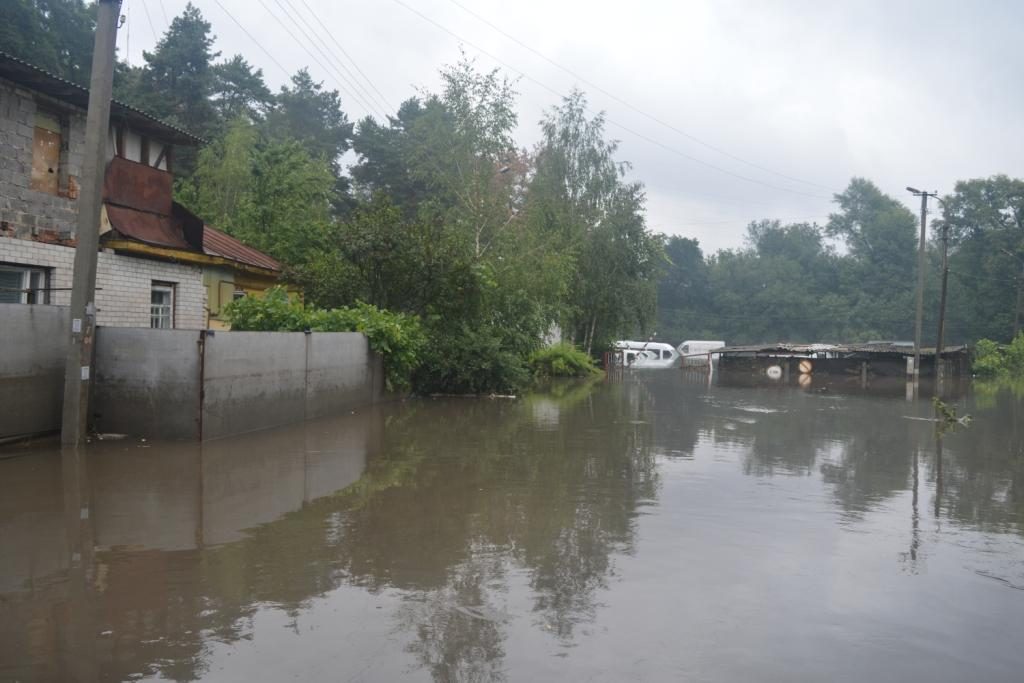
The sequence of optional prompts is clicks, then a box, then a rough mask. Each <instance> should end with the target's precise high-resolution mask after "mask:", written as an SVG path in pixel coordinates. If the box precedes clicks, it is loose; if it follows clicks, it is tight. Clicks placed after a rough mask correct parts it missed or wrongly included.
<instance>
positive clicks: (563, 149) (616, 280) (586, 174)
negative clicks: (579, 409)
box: [528, 90, 663, 353]
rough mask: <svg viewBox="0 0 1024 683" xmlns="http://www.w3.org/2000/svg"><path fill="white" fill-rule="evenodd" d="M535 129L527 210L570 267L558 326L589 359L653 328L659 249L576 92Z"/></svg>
mask: <svg viewBox="0 0 1024 683" xmlns="http://www.w3.org/2000/svg"><path fill="white" fill-rule="evenodd" d="M541 130H542V132H543V140H542V142H541V144H540V146H539V148H538V152H537V169H536V173H535V174H534V176H533V178H532V180H531V183H530V190H529V195H528V197H529V200H528V204H529V210H530V212H531V215H532V218H533V220H535V221H537V222H538V223H539V224H540V225H541V226H542V229H543V230H544V232H545V233H546V234H547V235H548V236H549V238H550V240H551V244H552V245H553V246H555V245H557V246H556V248H559V249H562V250H564V252H565V253H566V254H567V255H568V256H569V257H570V258H571V259H572V260H573V262H574V263H575V266H576V267H575V268H574V269H572V271H571V275H570V278H571V279H570V282H569V285H568V298H567V301H566V303H565V306H564V309H563V310H564V313H563V316H564V320H565V325H564V327H565V329H566V330H567V331H568V332H569V334H570V337H571V338H572V339H574V340H580V341H581V342H582V344H583V347H584V349H585V350H586V351H587V352H588V353H589V352H591V350H593V349H594V348H600V347H602V346H604V345H605V344H607V343H608V342H610V341H611V340H612V339H613V338H614V337H616V336H618V335H621V334H625V333H627V332H633V331H635V330H639V331H641V332H643V331H644V330H645V329H646V328H647V327H648V326H649V324H650V323H651V322H652V321H653V315H652V314H653V310H654V300H655V284H654V277H655V273H656V272H657V270H658V269H659V268H660V267H661V265H662V264H663V254H662V252H661V243H660V241H659V240H657V239H655V238H654V237H653V236H652V235H651V234H650V233H649V232H648V231H647V230H646V227H645V224H644V218H643V206H644V195H643V190H642V188H641V186H640V185H639V184H638V183H626V182H625V181H624V180H623V176H624V174H625V171H626V169H627V168H628V165H626V164H623V163H620V162H617V161H616V160H615V153H616V151H617V150H618V143H616V142H614V141H609V140H606V139H605V136H604V116H603V115H601V114H598V115H597V116H595V117H593V118H588V117H587V102H586V97H585V96H584V95H583V93H582V92H580V91H578V90H575V91H573V92H572V94H570V95H569V96H568V97H566V98H565V99H564V100H563V102H562V104H561V105H559V106H556V107H554V108H553V109H552V110H551V111H550V112H549V113H548V114H547V115H546V116H545V118H544V120H543V121H542V123H541Z"/></svg>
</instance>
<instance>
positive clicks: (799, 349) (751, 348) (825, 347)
mask: <svg viewBox="0 0 1024 683" xmlns="http://www.w3.org/2000/svg"><path fill="white" fill-rule="evenodd" d="M966 350H967V347H966V346H947V347H944V348H943V349H942V353H943V355H946V354H952V353H963V352H964V351H966ZM715 353H719V354H725V355H728V354H732V353H768V354H772V353H778V354H793V355H810V354H813V353H841V354H856V353H877V354H885V353H889V354H897V355H900V356H913V355H914V347H913V346H909V347H908V346H906V345H905V344H897V343H892V342H881V343H872V344H789V343H784V342H779V343H777V344H752V345H748V346H727V347H724V348H721V349H716V350H715ZM921 355H923V356H934V355H935V348H934V347H932V348H924V347H922V349H921Z"/></svg>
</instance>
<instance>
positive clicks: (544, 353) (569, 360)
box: [530, 343, 601, 378]
mask: <svg viewBox="0 0 1024 683" xmlns="http://www.w3.org/2000/svg"><path fill="white" fill-rule="evenodd" d="M530 369H531V370H532V371H533V375H534V377H537V378H552V377H587V376H589V375H596V374H600V373H601V371H600V370H599V369H598V368H597V367H596V366H595V365H594V359H593V358H591V357H590V356H588V355H587V354H585V353H583V352H582V351H580V350H579V349H577V348H576V347H575V346H573V345H572V344H566V343H562V344H554V345H552V346H549V347H547V348H544V349H540V350H539V351H535V352H534V353H533V354H531V355H530Z"/></svg>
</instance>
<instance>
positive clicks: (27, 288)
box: [0, 263, 51, 306]
mask: <svg viewBox="0 0 1024 683" xmlns="http://www.w3.org/2000/svg"><path fill="white" fill-rule="evenodd" d="M0 270H2V271H7V272H20V273H21V291H19V292H18V298H19V301H18V302H17V303H19V304H22V305H33V306H46V305H49V303H50V271H51V269H50V268H44V267H42V266H32V265H27V264H24V263H0ZM34 275H35V276H38V278H39V281H38V282H37V284H38V285H40V286H37V287H33V286H32V276H34ZM39 299H42V300H41V301H40V300H39Z"/></svg>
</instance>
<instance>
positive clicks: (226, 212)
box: [178, 118, 335, 268]
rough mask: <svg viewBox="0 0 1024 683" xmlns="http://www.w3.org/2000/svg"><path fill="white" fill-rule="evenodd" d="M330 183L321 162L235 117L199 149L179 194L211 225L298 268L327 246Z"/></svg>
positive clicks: (328, 172) (327, 170) (327, 168)
mask: <svg viewBox="0 0 1024 683" xmlns="http://www.w3.org/2000/svg"><path fill="white" fill-rule="evenodd" d="M334 185H335V178H334V175H333V173H332V172H331V169H330V166H329V165H328V164H327V162H326V161H324V160H323V159H320V158H314V157H310V155H309V153H308V152H307V151H306V149H305V148H304V147H303V146H302V145H301V144H300V143H298V142H296V141H293V140H277V139H267V138H265V137H263V136H261V134H260V131H259V129H258V128H257V127H256V126H255V125H254V124H253V123H251V122H250V121H249V120H247V119H245V118H238V119H236V120H235V121H234V122H233V123H232V124H231V125H230V126H229V127H228V128H227V131H226V133H225V135H224V136H223V137H222V138H221V139H219V140H218V141H216V142H215V143H213V144H212V145H209V146H207V147H206V148H204V149H203V150H202V152H200V154H199V161H198V164H197V168H196V171H195V174H194V175H193V176H192V178H191V180H189V181H184V182H181V183H179V190H178V199H179V201H181V202H182V203H183V204H184V205H186V206H188V207H189V208H190V209H191V210H192V211H194V212H195V213H196V214H198V215H199V216H201V217H203V219H205V220H206V221H207V222H208V223H210V224H211V225H214V226H216V227H219V228H221V229H223V230H225V231H226V232H228V233H230V234H231V235H234V236H235V237H237V238H239V239H240V240H242V241H244V242H246V243H247V244H250V245H252V246H254V247H256V248H257V249H261V250H263V251H266V252H267V253H269V254H271V255H272V256H274V257H276V258H277V259H279V260H281V261H282V262H283V263H285V264H286V265H288V266H290V267H292V268H300V267H301V266H303V265H304V264H307V263H309V262H310V260H311V259H313V258H314V257H315V256H316V255H317V254H320V253H321V252H322V250H323V249H324V248H325V246H326V241H327V239H328V233H329V228H330V225H331V220H330V214H331V201H332V199H333V198H334Z"/></svg>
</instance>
